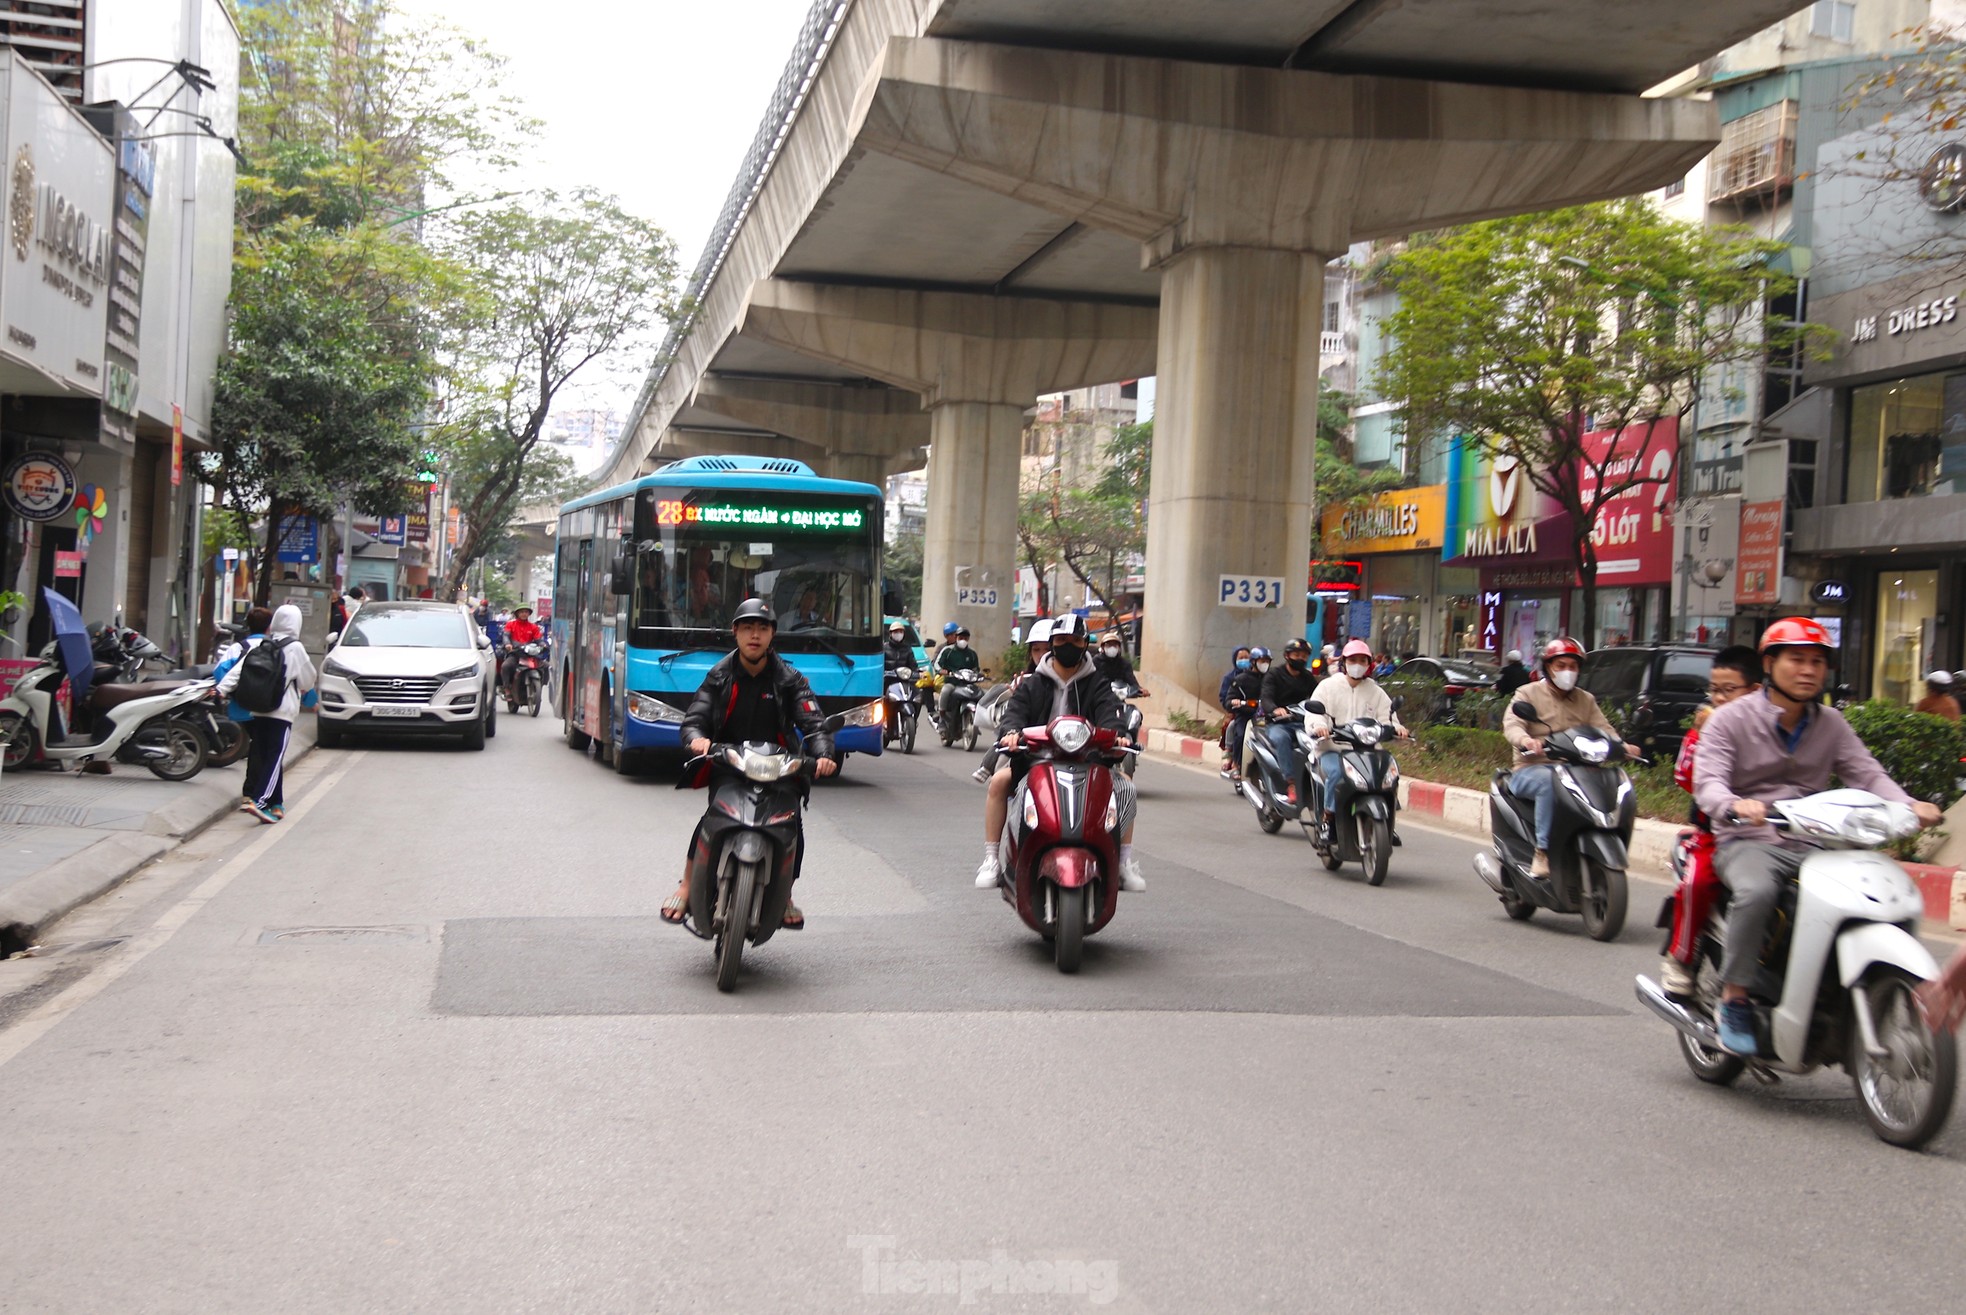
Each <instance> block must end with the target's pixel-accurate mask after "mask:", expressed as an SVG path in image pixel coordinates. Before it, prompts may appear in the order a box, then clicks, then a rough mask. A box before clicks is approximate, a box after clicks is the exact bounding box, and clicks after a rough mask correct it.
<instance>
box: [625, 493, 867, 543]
mask: <svg viewBox="0 0 1966 1315" xmlns="http://www.w3.org/2000/svg"><path fill="white" fill-rule="evenodd" d="M654 503H655V523H656V524H657V525H658V526H665V525H676V526H683V527H687V528H691V529H699V528H720V527H728V528H731V529H744V530H795V531H804V532H806V533H818V534H826V533H835V534H853V533H857V532H859V531H860V530H863V529H865V528H866V525H867V512H866V510H865V509H864V508H862V507H841V506H830V507H829V506H824V505H817V504H811V503H805V504H801V503H762V504H760V503H735V502H684V501H682V500H681V499H679V498H657V499H654Z"/></svg>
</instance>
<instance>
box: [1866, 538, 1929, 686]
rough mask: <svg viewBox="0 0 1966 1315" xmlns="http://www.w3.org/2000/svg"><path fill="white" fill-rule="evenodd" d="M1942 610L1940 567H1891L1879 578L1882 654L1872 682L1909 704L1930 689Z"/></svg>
mask: <svg viewBox="0 0 1966 1315" xmlns="http://www.w3.org/2000/svg"><path fill="white" fill-rule="evenodd" d="M1938 612H1939V573H1938V572H1937V571H1895V572H1894V571H1886V572H1883V573H1881V574H1880V575H1879V576H1878V578H1877V655H1876V658H1875V665H1874V667H1873V670H1872V672H1871V688H1872V690H1873V692H1874V693H1875V694H1876V695H1877V697H1878V698H1882V699H1889V700H1891V701H1892V702H1893V703H1902V704H1905V705H1907V706H1909V705H1910V704H1912V703H1916V702H1917V701H1918V699H1919V698H1920V696H1922V695H1923V693H1924V684H1923V682H1924V672H1925V669H1926V664H1927V661H1928V660H1929V658H1930V655H1931V653H1932V631H1933V628H1934V626H1935V624H1936V621H1937V617H1938Z"/></svg>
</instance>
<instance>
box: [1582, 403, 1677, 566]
mask: <svg viewBox="0 0 1966 1315" xmlns="http://www.w3.org/2000/svg"><path fill="white" fill-rule="evenodd" d="M1580 446H1581V448H1582V450H1583V457H1582V459H1581V460H1579V461H1578V463H1577V491H1578V494H1579V496H1580V500H1581V502H1582V504H1583V505H1584V506H1586V507H1588V506H1589V505H1590V504H1591V503H1593V502H1595V501H1597V500H1598V497H1599V494H1600V492H1601V491H1605V492H1608V493H1609V496H1608V497H1606V498H1605V499H1604V500H1603V501H1602V502H1601V503H1600V504H1599V506H1598V508H1597V517H1596V523H1595V525H1594V526H1593V528H1592V530H1591V543H1592V544H1593V545H1595V547H1596V553H1595V556H1596V558H1597V581H1598V583H1599V584H1600V585H1611V586H1614V587H1620V588H1624V587H1632V586H1642V585H1659V584H1665V583H1667V582H1668V581H1670V580H1671V579H1672V561H1673V554H1672V523H1671V521H1670V520H1668V518H1667V508H1668V507H1669V506H1670V505H1671V503H1672V499H1673V493H1674V485H1675V482H1676V481H1675V471H1676V469H1677V462H1678V456H1679V418H1678V417H1677V416H1666V417H1663V418H1662V419H1659V420H1654V421H1651V422H1648V423H1646V424H1643V425H1627V426H1626V427H1625V428H1624V429H1622V430H1613V429H1600V430H1595V431H1593V432H1591V433H1588V434H1585V435H1584V436H1583V439H1582V442H1581V444H1580Z"/></svg>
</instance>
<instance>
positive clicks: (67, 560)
mask: <svg viewBox="0 0 1966 1315" xmlns="http://www.w3.org/2000/svg"><path fill="white" fill-rule="evenodd" d="M81 578H82V554H81V553H79V552H63V551H61V550H60V549H56V550H55V579H57V580H79V579H81Z"/></svg>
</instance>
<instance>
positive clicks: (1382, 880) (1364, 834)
mask: <svg viewBox="0 0 1966 1315" xmlns="http://www.w3.org/2000/svg"><path fill="white" fill-rule="evenodd" d="M1358 856H1359V861H1360V862H1361V863H1363V864H1364V865H1365V884H1366V885H1368V886H1383V885H1385V884H1386V865H1387V864H1388V863H1390V862H1391V861H1392V857H1393V829H1392V827H1391V826H1390V825H1388V824H1387V822H1386V819H1385V818H1383V817H1361V818H1360V819H1359V820H1358Z"/></svg>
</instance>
